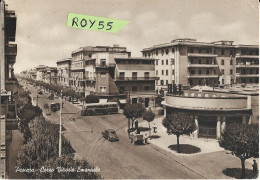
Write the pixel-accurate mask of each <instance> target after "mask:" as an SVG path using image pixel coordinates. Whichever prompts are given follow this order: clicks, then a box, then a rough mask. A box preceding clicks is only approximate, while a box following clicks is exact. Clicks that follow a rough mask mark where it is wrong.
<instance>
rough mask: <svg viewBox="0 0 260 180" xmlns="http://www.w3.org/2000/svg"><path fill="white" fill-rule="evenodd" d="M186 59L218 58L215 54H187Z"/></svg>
mask: <svg viewBox="0 0 260 180" xmlns="http://www.w3.org/2000/svg"><path fill="white" fill-rule="evenodd" d="M188 57H209V58H210V57H212V58H214V57H218V55H217V54H206V53H188Z"/></svg>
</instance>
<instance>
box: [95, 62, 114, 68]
mask: <svg viewBox="0 0 260 180" xmlns="http://www.w3.org/2000/svg"><path fill="white" fill-rule="evenodd" d="M95 67H96V68H110V67H112V68H114V67H116V64H114V63H113V64H112V63H110V64H96V65H95Z"/></svg>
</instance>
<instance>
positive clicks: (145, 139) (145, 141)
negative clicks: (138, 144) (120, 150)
mask: <svg viewBox="0 0 260 180" xmlns="http://www.w3.org/2000/svg"><path fill="white" fill-rule="evenodd" d="M144 143H145V144H146V145H147V144H148V137H147V134H145V135H144Z"/></svg>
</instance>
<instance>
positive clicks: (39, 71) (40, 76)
mask: <svg viewBox="0 0 260 180" xmlns="http://www.w3.org/2000/svg"><path fill="white" fill-rule="evenodd" d="M45 68H46V66H45V65H39V66H37V67H36V68H35V69H36V72H37V73H36V80H37V81H43V79H44V76H43V75H44V73H43V70H44V69H45Z"/></svg>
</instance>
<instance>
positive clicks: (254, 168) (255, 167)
mask: <svg viewBox="0 0 260 180" xmlns="http://www.w3.org/2000/svg"><path fill="white" fill-rule="evenodd" d="M252 167H253V173H255V172H256V171H257V163H256V160H255V159H254V160H253V165H252Z"/></svg>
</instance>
